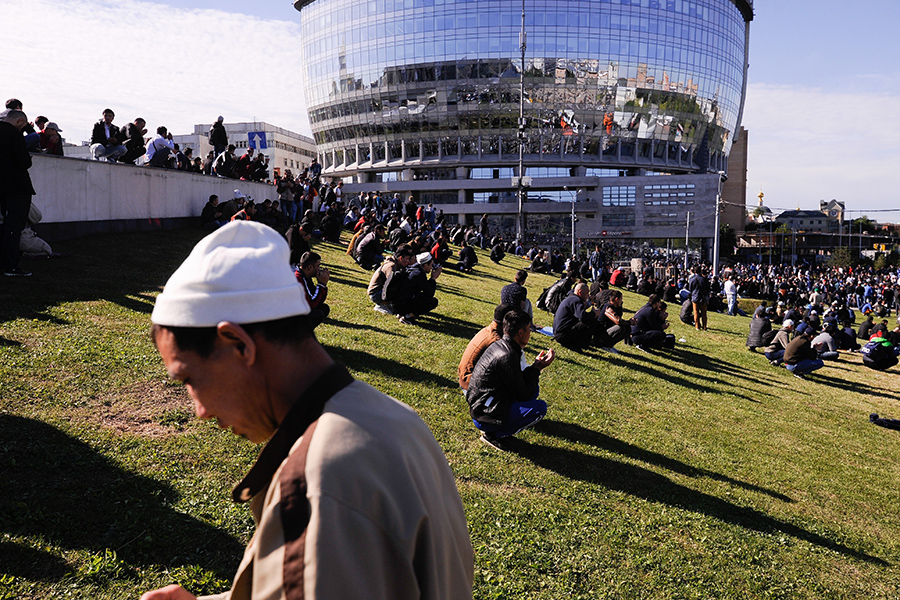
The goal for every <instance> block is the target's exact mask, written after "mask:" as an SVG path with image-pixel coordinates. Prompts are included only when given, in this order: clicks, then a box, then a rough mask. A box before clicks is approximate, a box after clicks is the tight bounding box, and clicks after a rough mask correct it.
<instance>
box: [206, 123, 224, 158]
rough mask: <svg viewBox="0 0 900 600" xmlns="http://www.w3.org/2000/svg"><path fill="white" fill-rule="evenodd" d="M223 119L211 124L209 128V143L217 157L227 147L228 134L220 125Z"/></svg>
mask: <svg viewBox="0 0 900 600" xmlns="http://www.w3.org/2000/svg"><path fill="white" fill-rule="evenodd" d="M224 120H225V119H224V118H223V117H221V116H220V117H219V118H218V120H216V122H215V123H213V124H212V127H210V128H209V137H208V139H209V143H210V144H212V147H213V148H214V149H215V152H216V156H219V155H220V154H222V153H223V152H225V149H226V148H227V147H228V132H226V131H225V126H224V125H223V124H222V121H224Z"/></svg>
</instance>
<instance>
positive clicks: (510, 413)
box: [466, 310, 556, 450]
mask: <svg viewBox="0 0 900 600" xmlns="http://www.w3.org/2000/svg"><path fill="white" fill-rule="evenodd" d="M530 338H531V317H529V316H528V315H527V314H526V313H524V312H522V311H520V310H512V311H510V312H508V313H507V314H506V316H505V317H503V337H502V338H501V339H499V340H497V341H496V342H494V343H493V344H491V345H490V346H489V347H488V349H487V350H485V351H484V354H482V355H481V358H480V359H478V363H477V364H476V365H475V369H474V370H473V371H472V376H471V377H470V378H469V388H468V391H467V392H466V401H467V402H468V404H469V415H470V416H471V417H472V421H473V423H474V424H475V427H476V428H478V430H479V431H481V432H482V434H481V441H482V442H484V443H485V444H487V445H489V446H493V447H494V448H497V449H498V450H509V449H510V446H509V445H508V442H509V438H510V437H512V436H514V435H516V434H517V433H519V432H521V431H523V430H525V429H528V428H529V427H532V426H533V425H534V424H535V423H537V422H538V421H540V420H541V419H543V418H544V416H545V415H546V414H547V403H546V402H544V401H543V400H538V391H539V381H540V376H541V371H542V370H544V369H545V368H547V367H549V366H550V365H551V364H552V363H553V359H554V358H556V355H555V354H554V352H553V349H552V348H551V349H548V350H546V351H542V352H541V353H540V354H538V355H537V358H536V359H535V360H534V363H533V364H532V365H531V366H528V367H526V368H525V369H524V370H523V369H522V364H521V363H522V350H523V349H524V348H525V346H527V345H528V340H529V339H530Z"/></svg>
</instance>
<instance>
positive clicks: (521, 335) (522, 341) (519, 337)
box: [513, 326, 531, 348]
mask: <svg viewBox="0 0 900 600" xmlns="http://www.w3.org/2000/svg"><path fill="white" fill-rule="evenodd" d="M530 339H531V327H527V326H526V327H523V328H522V329H520V330H519V331H517V332H516V334H515V335H514V336H513V341H515V342H516V343H517V344H519V346H521V347H522V348H525V346H527V345H528V340H530Z"/></svg>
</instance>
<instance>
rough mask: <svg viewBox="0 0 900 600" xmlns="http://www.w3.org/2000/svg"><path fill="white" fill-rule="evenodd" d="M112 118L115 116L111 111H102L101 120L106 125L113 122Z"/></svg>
mask: <svg viewBox="0 0 900 600" xmlns="http://www.w3.org/2000/svg"><path fill="white" fill-rule="evenodd" d="M113 118H115V115H114V114H112V113H111V112H105V113H103V120H104V121H105V122H106V124H107V125H110V124H111V123H112V122H113Z"/></svg>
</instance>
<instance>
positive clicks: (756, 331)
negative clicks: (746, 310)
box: [747, 307, 775, 352]
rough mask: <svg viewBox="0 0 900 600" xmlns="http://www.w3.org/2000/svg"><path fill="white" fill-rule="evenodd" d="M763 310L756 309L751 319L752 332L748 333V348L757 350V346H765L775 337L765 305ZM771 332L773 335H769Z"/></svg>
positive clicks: (752, 350) (751, 350)
mask: <svg viewBox="0 0 900 600" xmlns="http://www.w3.org/2000/svg"><path fill="white" fill-rule="evenodd" d="M760 308H763V310H762V311H760V310H758V309H757V310H756V311H755V312H754V313H753V318H752V319H750V333H749V334H748V335H747V350H749V351H750V352H756V349H757V348H765V347H766V346H768V345H769V343H770V342H771V341H772V339H773V338H774V337H775V334H774V333H771V332H772V322H771V321H769V318H768V317H767V316H766V312H765V307H760ZM770 333H771V335H769V334H770Z"/></svg>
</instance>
